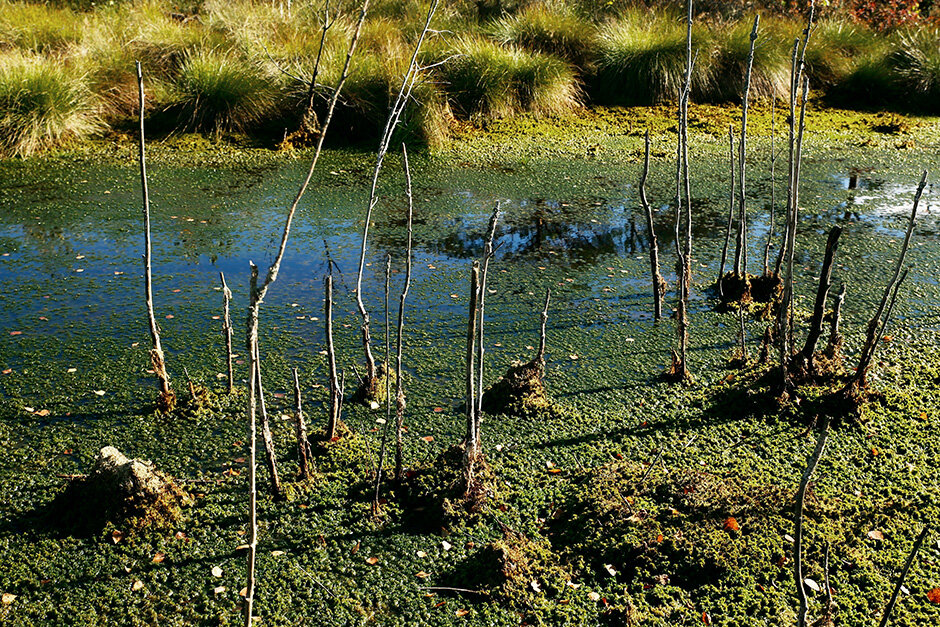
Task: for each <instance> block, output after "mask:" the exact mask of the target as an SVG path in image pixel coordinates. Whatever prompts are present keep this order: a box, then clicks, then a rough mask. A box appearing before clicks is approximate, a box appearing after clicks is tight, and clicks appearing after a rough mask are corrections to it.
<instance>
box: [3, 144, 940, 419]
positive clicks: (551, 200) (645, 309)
mask: <svg viewBox="0 0 940 627" xmlns="http://www.w3.org/2000/svg"><path fill="white" fill-rule="evenodd" d="M823 152H824V151H820V153H823ZM415 161H416V163H415V165H414V181H415V192H414V205H415V208H414V215H415V227H414V228H415V250H414V278H413V285H412V289H411V293H410V294H409V299H408V302H407V305H406V307H407V312H406V324H407V327H406V334H407V336H408V340H407V342H406V343H407V346H408V348H407V353H406V355H407V356H406V360H405V361H406V365H407V367H408V370H409V373H410V374H411V375H412V377H413V378H414V379H415V381H421V382H422V383H421V385H422V386H431V387H433V389H434V390H435V392H434V394H433V398H428V399H427V402H428V403H431V404H440V403H444V402H448V401H454V402H456V400H457V399H458V398H459V397H460V394H461V387H460V383H459V382H460V370H461V367H462V366H461V361H460V354H461V346H462V344H461V343H462V341H463V340H462V337H463V334H464V324H465V312H466V305H467V292H468V289H469V288H468V280H467V278H468V276H469V268H470V264H471V261H472V259H474V258H477V257H479V256H480V254H481V252H482V246H483V239H484V230H485V228H486V223H487V220H488V218H489V215H490V213H491V212H492V210H493V207H494V205H495V203H496V202H500V203H501V206H502V211H503V217H502V219H501V221H500V224H499V228H498V232H497V237H496V246H497V252H496V256H495V259H494V262H493V265H492V270H491V281H490V285H489V294H488V301H487V326H486V337H487V351H488V361H487V364H488V368H489V369H490V370H491V371H492V374H493V376H495V375H496V374H497V373H498V372H500V371H501V370H502V369H504V368H505V367H506V365H508V363H509V362H510V361H512V360H513V359H519V358H524V357H526V356H527V355H528V354H529V353H530V352H531V348H528V347H530V346H532V345H533V344H535V343H537V325H538V311H539V309H540V306H541V302H542V300H543V298H544V292H545V289H546V288H549V287H550V288H551V289H552V292H553V297H552V307H551V312H550V318H549V321H550V322H549V362H550V364H551V366H550V370H551V371H553V372H554V373H555V377H554V380H555V381H556V387H557V390H556V391H557V392H558V393H561V394H564V395H567V396H571V397H574V398H580V397H583V396H585V395H590V393H591V392H592V391H603V390H611V389H623V388H630V387H633V386H637V385H642V384H643V383H644V381H647V380H648V379H649V378H650V377H651V376H654V375H655V373H656V371H657V368H659V366H660V365H661V364H664V363H665V362H666V359H667V355H668V349H669V347H670V346H671V344H672V339H673V330H672V325H671V324H670V323H668V322H665V323H660V324H659V325H655V324H654V323H653V322H652V319H651V315H650V314H651V309H652V307H651V302H652V299H651V295H650V288H649V269H648V268H649V266H648V257H647V242H648V234H647V231H646V223H645V217H644V215H643V213H642V210H641V209H640V207H639V202H638V195H637V190H636V182H637V180H638V176H639V170H640V164H639V163H635V162H627V161H626V160H625V161H624V162H620V163H603V162H598V161H594V160H591V159H573V160H568V161H564V162H562V161H556V162H551V161H541V162H538V163H532V164H527V163H519V162H515V163H513V162H507V163H505V164H501V165H497V166H494V165H493V164H492V163H490V164H488V165H487V166H471V165H454V164H448V163H442V162H441V161H439V160H437V159H434V158H432V157H423V158H421V157H419V158H417V159H416V160H415ZM780 163H783V161H781V162H780ZM935 165H936V163H929V162H925V159H924V154H923V153H919V154H917V155H915V156H912V157H906V156H905V155H904V154H903V153H901V152H895V151H881V152H878V151H874V152H872V151H868V152H866V151H862V150H854V151H844V152H838V151H837V152H835V153H832V152H827V153H825V154H819V155H814V154H812V151H809V154H808V155H807V157H806V160H805V162H804V168H803V185H802V188H801V207H802V215H801V223H800V229H799V235H798V237H799V241H798V246H797V264H798V272H799V275H798V287H799V291H800V293H801V295H802V297H803V299H804V300H803V303H802V305H803V306H804V307H805V308H809V307H810V306H811V303H810V302H809V300H808V299H809V298H810V297H811V295H812V294H813V293H814V290H815V281H814V278H815V275H816V273H817V272H818V268H819V265H820V263H821V259H822V254H821V248H822V243H823V242H824V238H825V234H826V232H827V230H828V229H829V228H830V226H831V225H834V224H839V225H841V226H842V227H843V228H844V229H845V232H844V235H843V238H842V248H841V250H840V252H839V255H838V258H837V267H836V270H835V272H834V279H835V281H836V284H838V283H839V282H842V281H844V282H846V283H847V285H848V310H849V314H850V315H849V324H848V325H847V327H848V328H850V329H851V328H854V327H856V326H859V325H860V324H861V323H862V321H863V320H864V317H865V315H866V314H868V312H869V311H870V308H871V306H872V304H873V303H874V302H875V300H876V298H877V296H878V290H879V287H880V286H881V285H882V284H883V282H884V280H885V278H886V276H887V274H888V272H889V271H890V270H892V269H893V264H894V262H895V258H896V254H897V251H898V248H899V245H900V240H901V236H902V235H903V231H904V228H905V226H906V219H907V217H908V214H909V212H910V208H911V202H912V198H913V195H914V190H915V188H916V184H917V181H918V179H919V175H920V171H921V170H922V169H928V168H931V169H935V168H934V166H935ZM306 167H307V166H306V163H305V162H304V161H303V160H300V159H294V160H289V159H284V160H283V161H267V162H264V163H262V164H255V165H251V164H249V165H245V164H239V165H231V166H223V167H174V166H173V165H172V164H171V163H169V162H167V161H164V162H162V163H156V164H153V165H151V178H150V188H151V198H152V223H153V240H154V258H153V268H154V286H155V287H154V289H155V303H156V311H157V317H158V320H159V323H160V326H161V327H162V329H163V342H164V346H165V347H166V349H167V351H168V363H169V366H170V369H171V372H173V373H174V374H175V375H176V376H177V377H181V376H182V370H183V367H184V366H185V367H186V368H187V370H188V372H189V373H190V375H191V376H192V377H195V378H197V379H198V380H201V381H214V380H215V379H216V378H217V376H220V375H219V373H222V372H223V371H224V368H223V361H222V360H223V343H222V335H221V327H222V322H221V320H220V319H219V316H220V315H221V308H222V296H221V291H220V281H219V272H220V271H222V272H224V273H225V276H226V279H227V281H228V282H229V285H230V286H231V287H232V289H233V291H234V293H235V300H234V302H233V318H234V321H235V322H234V324H235V327H236V350H237V349H238V347H240V346H241V344H242V335H241V329H242V324H243V318H244V315H243V313H244V306H245V303H246V291H247V279H248V275H249V262H250V261H254V262H255V263H257V264H258V265H259V266H261V268H262V271H263V270H264V269H266V267H267V265H268V263H270V260H271V256H272V254H273V252H274V251H275V249H276V244H277V241H278V240H279V238H280V230H281V228H282V223H283V219H284V213H285V209H284V208H285V206H287V204H288V203H289V201H290V199H291V197H292V195H293V193H295V190H296V187H297V185H298V182H299V181H300V180H301V178H302V175H303V173H304V172H305V170H306ZM748 167H749V179H748V202H749V220H750V225H749V236H748V237H749V249H750V254H749V261H748V263H749V269H750V270H751V271H752V272H759V271H760V269H761V267H762V262H763V248H764V244H765V242H766V238H767V232H768V226H769V217H770V216H769V209H770V200H771V193H770V190H771V182H770V178H769V174H768V160H767V155H766V148H764V149H759V150H758V151H756V152H755V153H754V155H753V156H752V158H751V160H750V161H749V163H748ZM652 168H653V174H652V179H651V183H650V197H651V199H652V201H653V203H654V205H655V206H656V207H657V208H658V211H657V215H656V218H655V219H656V221H657V230H658V233H659V237H660V242H661V244H660V245H661V249H662V256H663V262H662V265H663V272H664V274H665V275H666V279H667V281H669V282H671V279H672V278H673V272H672V271H671V265H672V264H673V263H674V262H673V261H672V259H673V258H674V255H673V250H674V238H673V227H674V221H673V218H672V208H671V206H670V200H671V198H672V195H673V194H672V192H671V191H670V190H671V188H672V185H673V184H672V181H671V176H672V168H673V166H672V164H671V163H670V162H669V160H668V159H662V160H657V161H654V163H653V166H652ZM783 169H784V167H783V166H778V168H777V170H778V174H777V177H776V178H777V180H776V184H775V186H774V194H775V201H776V209H777V216H778V217H779V216H780V214H781V213H782V209H781V207H782V206H783V203H784V199H785V194H786V190H785V182H784V181H783V180H782V178H783V177H782V172H781V171H782V170H783ZM727 170H728V165H727V160H726V157H725V155H724V154H721V152H720V150H719V147H718V144H715V145H713V146H712V145H705V146H702V147H699V149H698V151H697V152H696V154H695V155H694V161H693V196H694V237H695V240H694V253H693V254H694V257H695V263H694V266H695V268H694V270H695V286H694V290H693V299H694V301H695V304H694V309H693V312H694V313H693V321H692V322H693V326H692V345H693V348H694V350H695V356H694V357H693V361H697V362H699V363H700V364H702V367H711V366H715V367H717V366H716V364H719V363H720V361H721V360H722V359H723V358H725V357H726V354H725V353H726V352H727V350H728V349H729V347H730V346H731V342H732V334H733V329H734V324H733V322H732V321H731V319H730V318H727V317H726V316H720V315H716V314H712V313H709V312H710V310H711V307H712V302H711V300H710V298H709V297H708V295H707V292H706V290H705V288H706V287H707V286H708V285H709V284H710V283H713V282H714V278H715V277H716V275H717V265H718V256H719V252H720V248H721V244H722V241H723V237H724V226H725V220H726V216H727V212H728V189H727V180H728V173H727ZM370 174H371V156H370V155H368V154H364V153H351V152H335V153H330V154H329V155H328V156H327V158H326V160H325V161H324V162H323V163H322V164H321V167H320V168H319V172H318V175H317V176H316V177H315V179H314V183H313V185H312V187H311V190H310V192H309V193H308V194H307V196H306V197H305V199H304V201H303V202H302V204H301V209H300V211H299V213H298V217H297V220H296V222H295V224H294V228H293V230H292V232H291V238H290V243H289V247H288V252H287V255H286V258H285V261H284V265H283V270H282V272H281V275H280V277H279V278H278V281H277V283H276V284H275V285H274V287H273V288H272V289H271V290H270V293H269V296H268V298H267V300H266V302H265V304H264V307H263V310H262V321H263V324H262V347H263V351H265V353H266V354H271V355H277V356H280V357H281V358H282V361H283V362H284V363H292V362H296V363H297V364H298V365H301V366H302V368H303V370H302V371H303V372H305V374H306V375H307V376H308V377H309V378H310V381H311V383H314V382H316V381H318V380H320V379H322V371H321V369H322V364H323V359H322V356H321V355H320V351H322V349H323V344H324V341H323V338H324V329H323V277H324V274H325V272H326V269H327V258H328V256H329V257H330V258H332V259H333V260H334V261H335V263H336V267H337V268H338V276H337V279H336V283H337V297H336V299H337V307H338V310H339V320H338V324H337V335H338V339H339V341H340V346H341V348H340V360H341V367H343V368H344V369H346V370H347V371H349V372H350V373H353V372H354V370H355V368H356V364H357V363H358V361H359V351H358V349H357V345H358V337H357V336H358V318H357V317H356V316H355V315H354V313H355V303H354V300H355V296H354V292H353V290H354V288H355V279H356V267H357V263H358V254H359V243H360V237H361V230H362V225H363V222H362V220H363V207H364V205H365V202H366V197H367V193H368V187H367V184H368V180H369V176H370ZM380 195H381V199H380V202H379V204H378V206H377V208H376V211H375V215H374V227H373V230H372V231H371V234H370V241H369V247H368V254H367V259H366V262H367V263H366V265H367V267H366V274H365V277H364V281H363V289H364V299H365V302H366V304H367V307H368V308H369V309H370V313H371V316H372V320H373V331H372V334H373V336H374V337H375V338H376V344H377V350H378V351H379V354H380V355H381V354H382V351H383V350H384V348H383V346H384V337H383V335H384V332H383V324H384V305H383V302H382V301H383V295H382V290H383V287H382V286H383V283H384V267H385V259H386V256H387V255H391V256H392V281H391V285H392V305H393V308H394V306H395V304H396V303H397V295H398V292H399V290H400V289H401V286H402V281H403V276H404V273H403V270H404V242H405V208H406V201H405V194H404V179H403V176H402V172H401V163H400V161H399V160H397V159H394V158H393V159H390V160H389V162H388V163H387V164H386V166H385V170H384V175H383V182H382V184H381V186H380ZM935 202H936V196H935V192H934V187H933V186H929V187H928V188H927V190H926V192H925V195H924V200H923V202H922V204H921V210H920V215H919V217H918V219H917V228H916V230H915V236H914V244H913V248H912V251H911V255H910V258H909V263H910V264H911V266H912V271H911V274H910V277H909V279H908V283H907V286H906V287H905V290H904V296H903V299H902V301H903V302H902V303H901V305H900V306H899V309H898V313H897V319H898V322H897V324H902V325H913V326H917V325H934V324H936V323H937V314H936V311H937V309H936V303H937V302H940V301H938V290H940V287H938V282H937V276H938V271H940V266H938V260H940V257H938V253H937V243H938V236H940V217H938V213H937V211H936V210H935V209H934V207H933V205H934V204H935ZM0 207H2V211H0V329H2V335H0V366H2V369H3V370H7V369H9V370H12V373H11V375H7V376H4V377H2V378H0V391H2V394H3V397H4V402H5V403H15V404H23V405H35V404H37V403H39V402H40V401H41V400H42V398H41V397H42V395H43V394H44V393H47V392H48V391H49V389H50V386H52V387H54V386H57V385H68V384H69V381H70V379H72V378H74V377H76V375H83V376H81V377H80V378H74V380H75V381H78V380H81V382H82V383H81V387H79V388H77V389H73V390H72V391H71V395H72V396H73V397H74V400H75V401H76V402H77V403H79V404H86V403H87V404H92V405H93V404H94V402H95V400H96V399H95V396H93V395H92V392H93V391H94V390H102V389H103V390H105V391H106V392H107V393H109V394H127V393H129V392H128V391H129V390H134V389H137V388H140V387H142V386H144V387H145V386H147V385H148V383H147V382H148V374H147V372H146V370H147V362H146V346H147V341H148V335H147V326H146V318H145V309H144V302H143V278H142V277H143V265H142V253H143V231H142V228H143V223H142V213H141V199H140V190H139V180H138V172H137V169H136V163H134V161H133V160H131V159H128V161H127V163H123V164H121V163H114V162H111V163H108V164H102V163H100V162H96V161H81V160H79V161H74V160H34V161H29V162H7V163H4V164H3V165H2V174H0ZM777 232H779V227H778V228H777ZM777 243H778V240H777V237H776V236H775V238H774V246H773V247H772V249H771V264H773V260H774V259H775V257H776V251H777V248H776V245H777ZM670 298H671V295H670ZM393 314H394V312H393ZM726 318H727V319H726ZM749 331H750V334H751V338H757V337H759V334H760V333H761V325H760V324H759V323H756V322H755V323H751V325H750V329H749ZM118 362H120V363H122V364H133V367H131V368H127V367H126V366H125V367H123V368H121V369H119V370H115V369H114V368H109V367H108V366H109V364H115V363H118ZM279 363H281V362H279ZM73 369H74V370H73ZM89 374H91V375H92V376H91V377H89V376H88V375H89ZM270 376H271V378H272V384H271V388H272V390H277V391H278V392H279V393H280V392H284V391H285V390H286V386H287V385H288V378H287V373H286V372H283V371H280V372H278V371H275V372H272V373H271V374H270ZM352 376H353V375H352V374H350V378H352ZM14 381H15V383H14ZM85 388H88V389H85ZM429 389H430V388H429Z"/></svg>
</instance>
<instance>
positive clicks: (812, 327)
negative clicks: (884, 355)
mask: <svg viewBox="0 0 940 627" xmlns="http://www.w3.org/2000/svg"><path fill="white" fill-rule="evenodd" d="M840 235H842V227H840V226H834V227H832V229H831V230H830V231H829V239H828V240H827V241H826V253H825V256H824V257H823V264H822V270H821V271H820V273H819V288H818V289H817V290H816V304H815V306H814V307H813V317H812V318H810V322H809V335H807V336H806V344H805V345H804V346H803V351H802V353H801V354H802V356H803V359H804V360H805V361H806V365H807V367H809V368H812V366H813V354H814V353H815V352H816V344H817V343H818V342H819V338H820V336H822V331H823V314H825V312H826V301H827V300H828V299H829V290H830V289H832V262H833V259H834V258H835V255H836V251H838V250H839V236H840Z"/></svg>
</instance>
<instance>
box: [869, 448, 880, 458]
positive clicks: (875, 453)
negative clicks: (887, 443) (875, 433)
mask: <svg viewBox="0 0 940 627" xmlns="http://www.w3.org/2000/svg"><path fill="white" fill-rule="evenodd" d="M871 454H872V457H878V455H880V453H879V452H878V449H876V448H875V447H874V446H873V447H871Z"/></svg>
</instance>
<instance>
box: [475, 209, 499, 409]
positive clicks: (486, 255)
mask: <svg viewBox="0 0 940 627" xmlns="http://www.w3.org/2000/svg"><path fill="white" fill-rule="evenodd" d="M498 221H499V201H497V202H496V207H495V208H494V209H493V215H492V216H490V223H489V227H488V228H487V231H486V232H487V237H486V243H485V244H484V245H483V260H482V262H481V264H480V296H479V301H480V304H479V313H478V315H479V317H480V321H479V323H478V324H477V364H476V365H477V399H476V403H477V408H476V416H477V421H479V420H480V419H481V418H482V417H483V354H484V353H485V352H486V350H485V349H484V348H483V321H484V317H485V313H484V311H485V307H486V275H487V272H488V270H489V268H490V259H492V258H493V239H494V238H495V237H496V223H497V222H498Z"/></svg>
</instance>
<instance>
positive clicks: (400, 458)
mask: <svg viewBox="0 0 940 627" xmlns="http://www.w3.org/2000/svg"><path fill="white" fill-rule="evenodd" d="M401 154H402V159H403V160H404V164H405V183H406V187H405V194H406V196H407V198H408V244H407V246H406V250H405V287H404V288H403V289H402V291H401V296H400V297H399V299H398V342H397V344H398V345H397V347H396V353H397V361H396V368H395V414H396V415H395V481H401V480H402V472H403V470H404V443H403V442H402V427H403V425H404V421H405V391H404V389H403V379H402V371H401V369H402V364H401V362H402V353H403V351H404V334H405V298H407V296H408V289H409V288H410V287H411V261H412V259H411V258H412V254H411V246H412V220H413V216H414V196H413V195H412V193H411V167H410V166H409V165H408V149H407V148H406V147H405V144H402V145H401Z"/></svg>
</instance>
